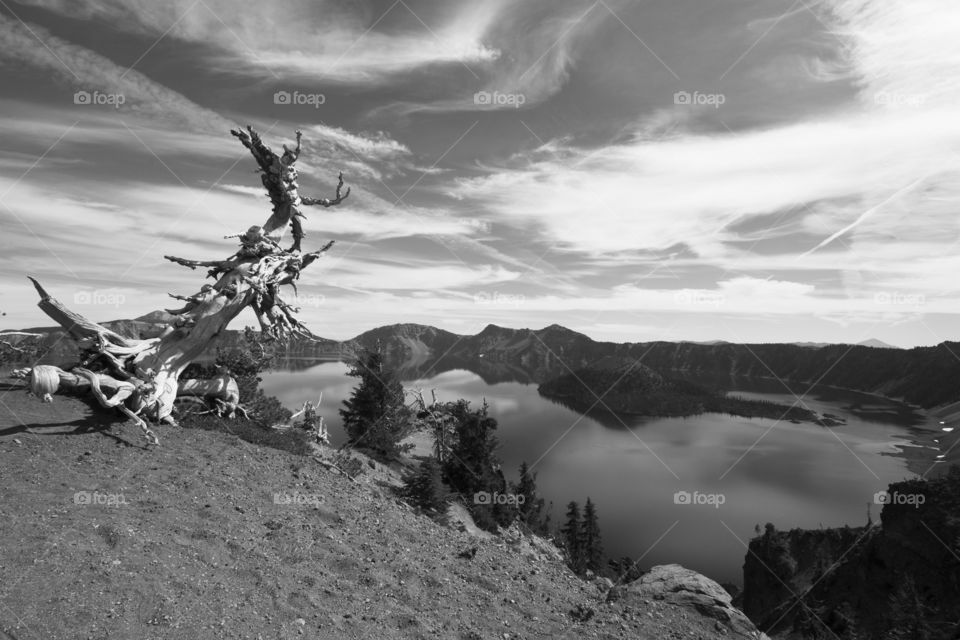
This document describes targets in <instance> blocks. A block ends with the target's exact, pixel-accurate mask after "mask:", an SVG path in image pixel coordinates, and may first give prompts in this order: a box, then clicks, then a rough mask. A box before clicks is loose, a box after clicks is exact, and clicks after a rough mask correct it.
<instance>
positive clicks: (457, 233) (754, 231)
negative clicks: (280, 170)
mask: <svg viewBox="0 0 960 640" xmlns="http://www.w3.org/2000/svg"><path fill="white" fill-rule="evenodd" d="M958 33H960V4H957V3H956V1H955V0H911V1H910V2H903V1H902V0H712V1H711V2H704V1H703V0H642V1H637V0H633V1H630V0H597V1H596V2H589V1H580V0H524V2H517V1H512V2H511V1H509V0H484V1H483V2H477V1H476V0H467V1H460V0H384V1H379V0H377V1H373V0H350V1H348V0H336V1H334V0H309V1H308V0H284V2H283V3H282V4H277V3H271V2H263V1H258V2H252V1H248V0H20V1H15V0H0V139H2V144H0V225H2V234H0V312H2V313H3V314H5V315H3V316H0V328H2V329H16V328H23V327H31V326H43V325H46V324H49V321H48V319H47V318H46V317H45V316H44V315H43V314H42V312H40V311H39V309H37V308H36V306H35V305H36V301H37V297H36V293H35V292H34V290H33V288H32V286H31V285H30V283H29V281H28V280H27V278H26V276H27V275H32V276H34V277H36V278H37V279H38V280H40V281H41V282H42V283H43V284H44V286H45V287H46V288H47V289H48V290H49V291H50V292H51V293H52V294H53V295H54V296H55V297H57V298H59V299H60V300H62V301H64V302H66V303H67V304H68V305H69V306H72V307H73V308H74V309H75V310H77V311H78V312H80V313H83V314H84V315H86V316H88V317H89V318H91V319H93V320H96V321H104V320H110V319H117V318H132V317H136V316H139V315H142V314H145V313H148V312H150V311H153V310H155V309H159V308H163V307H170V306H172V305H175V304H176V303H175V302H174V301H172V300H170V298H168V297H167V293H176V294H181V295H188V294H192V293H195V292H196V291H197V290H198V289H199V287H200V286H201V285H202V284H203V273H202V271H191V270H189V269H185V268H184V267H181V266H178V265H175V264H173V263H170V262H167V261H165V260H164V259H163V256H164V255H177V256H181V257H185V258H192V259H202V260H212V259H221V258H225V257H227V256H229V255H230V254H231V253H233V251H234V250H235V244H234V243H235V240H229V239H225V238H224V236H227V235H231V234H236V233H240V232H242V231H244V230H246V229H247V228H248V227H249V226H251V225H254V224H262V223H263V222H265V221H266V219H267V218H268V217H269V214H270V210H269V209H270V205H269V201H268V200H267V197H266V194H265V192H264V191H263V189H262V187H261V186H260V181H259V177H258V176H257V174H256V172H255V165H254V162H253V160H252V158H251V157H250V156H249V154H248V152H247V151H246V150H245V149H244V148H243V147H242V146H241V145H240V144H239V143H238V142H237V141H236V140H235V139H234V138H233V137H232V136H231V135H230V133H229V131H230V129H231V128H233V127H236V126H243V125H247V124H251V125H253V126H254V127H255V128H257V129H258V130H259V131H260V132H261V133H262V135H263V137H264V140H265V141H266V142H267V144H269V145H271V146H273V147H274V148H275V149H279V148H280V145H281V144H282V143H290V142H291V141H292V140H293V137H294V131H295V130H297V129H301V130H302V131H303V137H304V150H303V154H302V155H301V159H300V162H299V164H298V166H299V168H300V176H301V177H300V188H301V193H302V194H306V195H311V196H314V197H330V196H332V195H333V191H334V188H335V185H336V176H337V172H338V171H343V174H344V179H345V181H346V184H347V185H349V186H350V187H351V189H352V192H351V195H350V197H349V199H348V200H346V201H345V202H344V203H343V204H342V205H341V206H339V207H335V208H316V207H312V208H306V209H305V213H306V215H307V220H306V221H305V223H304V226H305V230H306V233H307V237H306V239H305V240H304V249H305V250H307V251H309V250H312V249H316V248H319V247H320V246H322V244H324V243H325V242H327V241H328V240H335V241H336V245H335V246H334V248H333V249H332V250H331V251H330V252H329V253H328V254H327V255H326V256H325V257H324V258H323V259H322V260H320V261H318V262H317V263H315V264H314V265H313V266H311V267H310V269H308V270H306V271H305V272H304V274H303V277H302V279H301V282H300V287H299V291H298V294H297V295H296V296H294V295H293V293H292V292H291V293H290V299H291V300H292V301H293V302H295V303H296V304H298V305H299V306H300V307H301V309H302V311H301V316H302V318H303V319H304V321H305V322H306V323H307V325H308V326H309V327H310V328H311V329H312V330H313V332H314V333H316V334H317V335H320V336H324V337H328V338H335V339H347V338H350V337H353V336H355V335H357V334H359V333H360V332H362V331H365V330H368V329H371V328H374V327H377V326H381V325H385V324H393V323H401V322H404V323H405V322H416V323H423V324H430V325H434V326H437V327H441V328H443V329H447V330H449V331H454V332H457V333H463V334H472V333H476V332H478V331H480V330H481V329H482V328H483V327H484V326H486V325H487V324H490V323H493V324H498V325H501V326H508V327H515V328H522V327H530V328H539V327H543V326H546V325H550V324H554V323H556V324H561V325H564V326H567V327H570V328H572V329H575V330H578V331H582V332H584V333H586V334H587V335H589V336H591V337H593V338H595V339H598V340H615V341H631V342H642V341H651V340H696V341H707V340H728V341H733V342H796V341H808V342H849V343H854V342H859V341H861V340H866V339H869V338H876V339H880V340H883V341H885V342H888V343H890V344H894V345H897V346H905V347H910V346H915V345H929V344H936V343H939V342H942V341H944V340H960V326H958V324H957V322H956V320H957V312H958V311H960V292H958V284H957V283H958V282H960V278H958V276H957V274H958V273H960V256H958V251H957V248H958V246H957V245H958V237H960V234H958V231H960V217H958V215H957V213H958V207H957V204H958V196H960V180H958V175H960V174H958V170H960V118H958V112H957V106H958V104H960V38H958V37H957V34H958ZM247 313H248V312H245V313H244V315H242V316H241V317H240V318H238V319H237V320H236V321H235V323H236V326H237V327H240V326H242V325H244V324H251V325H252V324H254V323H255V320H254V318H253V316H252V314H249V317H248V315H247Z"/></svg>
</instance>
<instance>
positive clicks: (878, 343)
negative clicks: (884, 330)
mask: <svg viewBox="0 0 960 640" xmlns="http://www.w3.org/2000/svg"><path fill="white" fill-rule="evenodd" d="M857 344H858V345H860V346H861V347H874V348H875V349H899V348H900V347H895V346H893V345H892V344H887V343H886V342H883V341H882V340H877V339H876V338H870V339H869V340H864V341H863V342H858V343H857Z"/></svg>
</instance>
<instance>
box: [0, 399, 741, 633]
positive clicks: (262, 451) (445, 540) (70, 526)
mask: <svg viewBox="0 0 960 640" xmlns="http://www.w3.org/2000/svg"><path fill="white" fill-rule="evenodd" d="M110 422H111V418H110V416H109V415H107V414H104V413H100V412H99V411H98V412H93V411H92V410H91V409H90V408H89V407H88V406H87V405H86V404H84V403H82V402H80V401H78V400H74V399H70V398H63V397H58V398H57V400H56V402H55V403H54V404H52V405H49V404H47V405H45V404H41V403H40V402H39V401H38V400H37V399H35V398H29V397H27V396H26V395H25V394H24V392H23V391H22V390H20V389H13V388H11V387H3V386H0V483H2V486H3V498H2V501H0V540H2V547H0V639H3V640H6V639H7V638H10V639H16V640H26V639H27V638H36V639H39V640H56V639H60V638H63V639H67V638H69V639H73V638H81V639H95V640H102V639H107V638H110V639H113V638H119V639H126V638H130V639H133V638H136V639H138V640H150V639H153V638H175V639H183V640H188V639H189V640H194V639H204V638H250V639H264V640H267V639H274V638H345V639H346V638H464V639H479V638H500V639H504V638H580V637H588V638H714V637H716V638H719V637H729V635H727V634H725V633H723V632H722V631H719V630H718V629H719V627H718V625H717V623H716V621H714V620H713V619H710V618H706V617H704V616H701V615H699V614H697V613H695V612H692V611H688V610H686V609H682V608H679V607H675V606H672V605H667V604H664V603H658V602H647V603H644V606H643V608H642V609H641V610H638V609H636V608H634V609H624V608H623V607H622V606H621V605H619V604H616V603H614V604H606V603H604V602H603V597H602V595H601V594H600V593H599V591H598V590H597V589H596V588H595V587H593V586H592V585H590V584H587V583H585V582H583V581H581V580H579V579H577V578H576V577H575V576H573V575H572V574H571V573H570V572H569V571H568V570H567V569H566V568H565V567H564V566H563V565H562V564H561V563H560V562H558V561H556V560H553V559H549V558H547V557H546V555H544V554H536V553H524V552H522V550H521V548H520V547H519V546H518V545H517V544H515V543H514V542H512V541H510V540H508V539H505V538H502V537H501V538H494V539H490V540H484V539H478V538H475V537H472V536H470V534H468V533H463V532H460V531H456V530H454V529H451V528H448V527H444V526H441V525H439V524H436V523H434V522H433V521H431V520H429V519H427V518H425V517H422V516H420V515H417V514H416V513H414V512H413V511H412V510H411V509H409V508H408V507H407V506H406V505H403V504H402V503H399V502H398V501H397V500H396V499H395V498H394V497H393V494H392V492H391V490H390V489H389V488H388V487H386V486H383V484H382V482H381V480H379V478H382V476H383V474H381V473H376V472H374V471H373V470H370V469H368V471H367V473H365V474H364V475H362V476H360V477H359V480H358V481H357V482H354V481H351V480H350V479H348V478H346V477H344V476H341V475H340V474H339V473H337V472H335V471H330V470H328V469H326V468H325V467H323V466H321V465H320V464H319V463H318V462H317V461H315V460H313V459H312V458H310V457H298V456H293V455H291V454H288V453H284V452H281V451H277V450H274V449H266V448H257V447H254V446H253V445H249V444H247V443H245V442H243V441H241V440H239V439H238V438H236V437H235V436H233V435H231V434H228V433H217V432H210V431H198V430H188V429H180V428H171V427H166V428H162V430H161V431H160V433H159V435H160V437H161V440H162V446H161V447H160V448H158V449H151V450H147V449H144V448H143V447H142V441H141V439H140V434H139V431H138V430H137V429H136V427H134V426H133V425H131V424H129V423H127V424H124V423H122V422H116V421H114V422H113V424H112V426H107V427H104V426H103V425H105V424H108V423H110ZM275 494H280V498H281V499H280V500H279V501H277V500H275ZM285 499H289V500H290V501H291V502H290V503H288V504H286V503H284V502H285ZM278 502H279V504H278ZM472 547H476V548H477V551H476V554H475V556H474V557H473V558H472V559H465V558H461V557H459V554H460V553H461V552H462V551H464V550H468V549H470V548H472ZM527 550H528V551H529V548H527ZM578 606H583V607H585V608H589V609H593V610H594V611H595V612H596V615H594V616H593V617H592V619H590V620H589V621H587V622H578V621H576V620H574V619H573V617H571V615H570V612H571V610H573V609H575V608H576V607H578Z"/></svg>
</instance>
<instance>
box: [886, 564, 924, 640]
mask: <svg viewBox="0 0 960 640" xmlns="http://www.w3.org/2000/svg"><path fill="white" fill-rule="evenodd" d="M933 613H934V611H933V608H932V607H930V606H929V605H928V604H927V603H926V602H924V600H923V598H922V597H921V596H920V591H919V590H918V589H917V584H916V582H915V581H914V580H913V578H912V577H910V576H907V577H905V578H904V579H903V582H902V583H900V585H899V587H898V588H897V591H896V592H895V593H894V594H893V595H891V596H890V623H891V624H890V629H889V630H888V631H887V633H886V634H885V635H884V640H931V639H932V638H933V637H934V630H933V625H931V624H930V620H931V619H932V618H933Z"/></svg>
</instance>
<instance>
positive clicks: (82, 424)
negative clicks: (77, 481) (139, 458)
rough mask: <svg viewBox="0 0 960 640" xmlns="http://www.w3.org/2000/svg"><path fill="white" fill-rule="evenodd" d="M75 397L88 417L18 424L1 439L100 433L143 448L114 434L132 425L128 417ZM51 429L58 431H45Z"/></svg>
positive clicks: (127, 444) (2, 434)
mask: <svg viewBox="0 0 960 640" xmlns="http://www.w3.org/2000/svg"><path fill="white" fill-rule="evenodd" d="M0 391H3V386H2V385H0ZM73 397H74V398H76V399H78V400H80V401H81V402H83V404H85V405H86V406H87V408H88V409H89V410H90V411H89V413H87V415H84V416H80V417H78V418H77V419H75V420H71V421H70V422H52V423H51V422H32V423H21V424H17V425H14V426H12V427H7V428H4V429H0V437H3V436H9V435H16V434H18V433H27V432H29V433H32V434H33V435H38V436H80V435H86V434H89V433H99V434H100V435H103V436H106V437H108V438H112V439H113V440H114V441H115V442H116V443H117V444H122V445H125V446H128V447H139V446H141V445H138V444H135V443H134V442H131V441H130V440H127V439H126V438H124V437H122V436H119V435H117V434H116V433H114V432H113V431H114V427H119V426H121V425H124V424H132V423H131V422H130V420H128V419H127V417H126V416H124V415H122V414H120V413H118V412H116V411H112V410H108V409H104V408H103V407H101V406H100V405H99V404H97V403H96V402H95V401H93V400H92V399H89V401H88V399H87V398H82V397H78V396H73ZM65 427H73V429H72V430H70V431H66V430H64V429H65ZM49 429H56V431H45V430H49Z"/></svg>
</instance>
